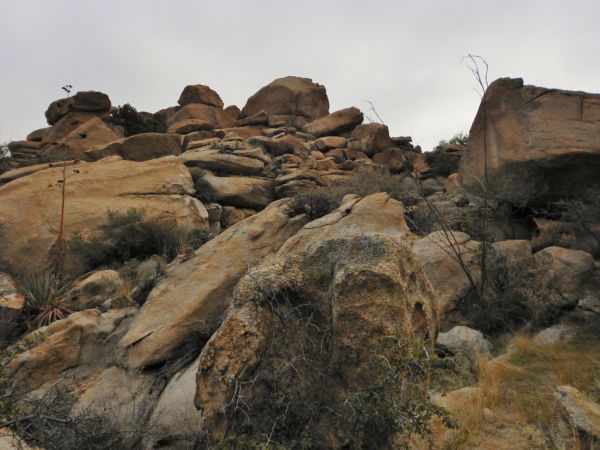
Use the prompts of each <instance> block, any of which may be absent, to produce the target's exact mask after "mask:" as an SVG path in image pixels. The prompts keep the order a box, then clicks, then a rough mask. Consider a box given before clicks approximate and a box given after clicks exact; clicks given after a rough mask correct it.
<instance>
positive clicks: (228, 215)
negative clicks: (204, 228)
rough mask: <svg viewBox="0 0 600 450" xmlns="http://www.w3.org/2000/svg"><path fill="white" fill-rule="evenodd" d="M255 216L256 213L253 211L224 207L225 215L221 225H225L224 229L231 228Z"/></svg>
mask: <svg viewBox="0 0 600 450" xmlns="http://www.w3.org/2000/svg"><path fill="white" fill-rule="evenodd" d="M254 214H256V211H255V210H253V209H247V208H246V209H244V208H236V207H234V206H224V207H223V215H222V216H221V225H223V227H224V228H229V227H230V226H232V225H235V224H236V223H238V222H241V221H242V220H244V219H247V218H248V217H250V216H253V215H254Z"/></svg>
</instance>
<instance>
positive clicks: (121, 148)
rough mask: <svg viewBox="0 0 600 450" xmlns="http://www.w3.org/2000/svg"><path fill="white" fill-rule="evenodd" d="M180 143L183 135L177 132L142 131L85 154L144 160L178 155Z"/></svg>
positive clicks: (94, 157) (96, 156) (97, 157)
mask: <svg viewBox="0 0 600 450" xmlns="http://www.w3.org/2000/svg"><path fill="white" fill-rule="evenodd" d="M182 145H183V136H181V135H179V134H164V133H142V134H136V135H134V136H130V137H128V138H125V139H119V140H117V141H114V142H111V143H110V144H108V145H106V146H99V147H96V148H94V149H91V150H88V151H87V152H86V155H87V156H88V157H89V158H91V159H92V160H99V159H102V158H106V157H107V156H112V155H119V156H120V157H122V158H123V159H129V160H132V161H146V160H149V159H155V158H160V157H162V156H168V155H179V154H180V153H181V147H182Z"/></svg>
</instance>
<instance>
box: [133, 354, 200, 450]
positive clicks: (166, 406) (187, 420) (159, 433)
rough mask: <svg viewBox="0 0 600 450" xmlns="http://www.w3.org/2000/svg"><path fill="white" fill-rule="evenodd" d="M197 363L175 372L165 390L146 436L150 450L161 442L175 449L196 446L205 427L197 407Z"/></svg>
mask: <svg viewBox="0 0 600 450" xmlns="http://www.w3.org/2000/svg"><path fill="white" fill-rule="evenodd" d="M198 361H199V358H196V360H195V361H194V362H192V363H191V364H190V365H189V366H188V367H186V368H184V369H182V370H180V371H179V372H178V373H176V374H175V375H174V376H173V378H171V380H170V381H169V384H167V386H166V387H165V389H164V390H163V391H162V393H161V395H160V397H159V399H158V402H157V403H156V406H155V407H154V410H153V411H152V415H151V417H150V421H149V425H148V431H147V433H146V436H145V437H144V442H145V443H146V444H147V448H156V447H157V446H158V445H157V444H158V443H160V442H169V446H170V447H174V448H193V447H194V444H195V442H196V440H197V439H198V436H199V434H200V430H201V429H202V424H203V421H202V415H201V414H200V412H199V411H198V410H197V409H196V407H195V406H194V396H195V394H196V372H198Z"/></svg>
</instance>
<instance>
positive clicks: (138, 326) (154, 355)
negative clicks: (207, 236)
mask: <svg viewBox="0 0 600 450" xmlns="http://www.w3.org/2000/svg"><path fill="white" fill-rule="evenodd" d="M303 223H304V222H303V218H302V217H299V218H297V219H295V218H293V217H291V211H290V209H289V206H288V204H287V202H286V201H279V202H276V203H273V204H271V205H270V206H269V207H268V208H267V209H265V210H264V211H262V212H261V213H259V214H256V215H254V216H252V217H250V218H248V219H246V220H245V221H243V222H240V223H238V224H236V225H234V226H232V227H231V228H229V229H227V230H226V231H225V232H223V233H222V234H220V235H219V236H218V237H216V238H214V239H212V240H211V241H209V242H207V243H206V244H205V245H203V246H202V247H200V249H198V250H197V251H196V253H195V256H194V257H193V258H191V259H190V260H188V261H185V262H183V263H181V264H173V265H172V266H171V267H169V269H168V270H167V273H166V278H165V279H164V281H162V282H161V283H159V284H158V285H157V286H156V287H155V288H154V289H153V290H152V292H151V293H150V295H149V296H148V300H147V301H146V303H145V304H144V306H143V307H142V308H141V309H140V312H139V314H138V315H137V316H136V317H135V319H134V321H133V323H132V325H131V327H130V329H129V331H128V332H127V334H126V335H125V336H124V337H123V339H122V340H121V344H120V345H121V347H122V348H123V349H124V350H125V351H126V357H127V361H128V364H129V365H130V366H131V367H134V368H140V367H145V366H149V365H153V364H157V363H160V362H163V361H165V360H167V359H169V358H172V357H173V356H174V355H175V354H177V352H180V351H182V349H183V346H184V344H185V343H186V342H192V343H193V344H194V343H195V344H196V345H198V344H199V343H201V342H202V340H206V339H208V338H209V337H210V336H211V334H212V332H213V331H214V330H215V329H216V328H217V327H218V326H219V324H220V321H221V320H222V319H223V314H224V312H225V311H226V309H227V308H228V307H229V304H230V302H231V292H232V291H233V288H234V286H235V284H236V283H237V281H238V279H239V278H240V277H241V276H242V275H243V274H244V273H245V272H246V271H247V270H248V267H249V266H250V267H251V266H252V265H254V264H256V263H257V262H258V261H260V260H262V259H263V258H264V257H266V256H267V255H269V254H272V253H274V252H275V251H277V250H278V249H279V247H280V246H281V245H282V244H283V242H285V240H287V239H288V238H289V237H290V236H291V235H293V234H294V233H295V232H296V231H298V229H299V228H300V227H301V226H302V225H303ZM175 303H176V304H177V308H173V307H172V305H173V304H175ZM190 339H191V341H190Z"/></svg>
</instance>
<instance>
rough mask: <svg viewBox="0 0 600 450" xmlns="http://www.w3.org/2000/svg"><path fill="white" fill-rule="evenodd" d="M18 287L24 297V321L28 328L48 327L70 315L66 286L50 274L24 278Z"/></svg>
mask: <svg viewBox="0 0 600 450" xmlns="http://www.w3.org/2000/svg"><path fill="white" fill-rule="evenodd" d="M20 285H21V290H22V291H23V295H24V296H25V307H24V312H25V314H26V321H27V322H29V323H30V326H31V325H33V326H34V327H35V328H37V327H42V326H46V325H50V324H51V323H52V322H54V321H55V320H60V319H64V318H65V317H67V316H68V315H69V314H70V313H71V309H70V306H71V305H70V301H69V297H68V295H67V294H68V286H67V284H66V283H65V282H63V281H62V280H61V279H60V278H59V277H57V276H56V275H54V274H52V273H51V272H41V273H37V274H33V275H29V276H26V277H25V278H23V279H22V280H21V283H20Z"/></svg>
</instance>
